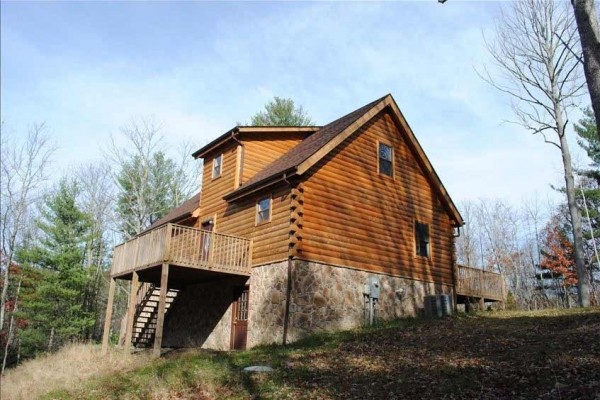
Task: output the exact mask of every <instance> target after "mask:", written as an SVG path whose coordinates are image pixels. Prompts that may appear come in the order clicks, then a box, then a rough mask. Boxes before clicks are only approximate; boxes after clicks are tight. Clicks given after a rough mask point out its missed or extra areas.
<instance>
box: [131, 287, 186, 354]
mask: <svg viewBox="0 0 600 400" xmlns="http://www.w3.org/2000/svg"><path fill="white" fill-rule="evenodd" d="M178 294H179V290H176V289H169V290H168V291H167V299H166V304H165V316H166V315H167V314H168V313H169V310H170V309H171V307H172V306H173V303H174V302H175V300H176V299H177V295H178ZM159 296H160V287H158V286H155V285H153V284H144V285H141V286H140V289H139V291H138V299H139V300H138V303H137V305H136V311H135V318H134V322H133V335H132V338H131V343H132V344H133V346H134V347H152V345H153V343H154V335H155V334H156V320H157V319H158V299H159Z"/></svg>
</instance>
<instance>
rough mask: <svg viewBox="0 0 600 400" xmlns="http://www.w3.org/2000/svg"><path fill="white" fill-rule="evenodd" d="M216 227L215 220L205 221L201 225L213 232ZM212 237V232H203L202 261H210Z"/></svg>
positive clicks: (204, 229)
mask: <svg viewBox="0 0 600 400" xmlns="http://www.w3.org/2000/svg"><path fill="white" fill-rule="evenodd" d="M213 227H214V223H213V220H212V219H211V220H208V221H204V222H203V223H202V225H201V226H200V229H202V230H203V231H206V232H212V231H213ZM210 237H211V234H208V233H202V258H201V260H202V261H208V257H209V253H210Z"/></svg>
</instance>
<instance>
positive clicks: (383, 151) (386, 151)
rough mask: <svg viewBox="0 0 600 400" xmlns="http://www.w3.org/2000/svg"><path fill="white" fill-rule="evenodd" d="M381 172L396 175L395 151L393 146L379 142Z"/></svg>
mask: <svg viewBox="0 0 600 400" xmlns="http://www.w3.org/2000/svg"><path fill="white" fill-rule="evenodd" d="M379 173H380V174H382V175H387V176H394V152H393V149H392V147H391V146H388V145H387V144H383V143H379Z"/></svg>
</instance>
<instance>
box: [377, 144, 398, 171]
mask: <svg viewBox="0 0 600 400" xmlns="http://www.w3.org/2000/svg"><path fill="white" fill-rule="evenodd" d="M381 145H384V146H387V147H389V148H390V149H391V151H392V160H391V163H392V175H388V174H384V173H382V172H381V157H380V155H379V147H380V146H381ZM375 150H376V151H377V153H376V154H377V174H378V175H381V176H386V177H388V178H391V179H396V173H395V168H396V154H395V151H394V146H393V145H392V144H390V143H389V142H386V141H383V140H379V139H377V141H376V148H375ZM386 161H387V160H386Z"/></svg>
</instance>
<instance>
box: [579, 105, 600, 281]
mask: <svg viewBox="0 0 600 400" xmlns="http://www.w3.org/2000/svg"><path fill="white" fill-rule="evenodd" d="M575 132H576V133H577V143H579V145H580V146H581V148H583V149H584V150H585V152H586V153H587V155H588V157H589V158H590V159H591V160H592V162H591V164H590V165H589V167H588V168H587V169H582V170H580V171H578V172H579V175H580V176H581V178H582V179H581V191H582V192H583V194H584V195H585V201H586V205H587V212H586V210H585V208H584V207H583V206H584V205H583V196H582V195H581V192H580V193H579V197H580V202H581V208H582V210H583V217H584V218H585V219H586V221H585V222H586V223H584V224H583V234H584V238H585V239H586V247H587V248H586V252H587V253H588V254H590V255H591V254H593V248H592V247H593V246H592V243H591V238H592V234H591V230H590V228H589V225H588V223H587V213H589V218H590V221H589V222H590V224H591V226H592V229H593V233H594V235H593V236H594V238H595V240H596V246H597V247H600V240H599V239H600V138H599V137H598V134H597V132H596V122H595V119H594V114H593V112H592V110H591V109H590V108H587V109H585V110H584V117H583V118H582V119H581V120H579V123H578V124H575ZM594 257H595V256H591V257H588V258H589V259H593V258H594ZM598 262H599V260H596V262H595V263H594V264H595V266H594V267H595V269H596V270H597V269H598Z"/></svg>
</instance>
